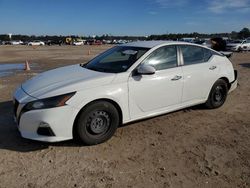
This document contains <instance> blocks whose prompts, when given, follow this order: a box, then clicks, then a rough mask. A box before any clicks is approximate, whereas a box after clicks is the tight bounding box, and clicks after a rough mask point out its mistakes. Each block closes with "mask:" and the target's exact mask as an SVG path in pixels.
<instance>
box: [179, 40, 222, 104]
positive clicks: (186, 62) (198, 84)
mask: <svg viewBox="0 0 250 188" xmlns="http://www.w3.org/2000/svg"><path fill="white" fill-rule="evenodd" d="M179 48H180V51H181V54H182V57H183V66H182V70H183V79H184V86H183V96H182V103H185V102H191V101H193V102H195V101H197V102H198V101H200V100H205V99H206V97H207V96H208V93H209V92H210V89H211V87H212V86H213V84H214V83H215V81H216V80H217V79H218V75H219V67H218V62H216V61H215V59H214V58H216V57H215V56H214V55H213V53H214V52H213V51H211V50H209V49H207V48H203V47H199V46H194V45H180V46H179Z"/></svg>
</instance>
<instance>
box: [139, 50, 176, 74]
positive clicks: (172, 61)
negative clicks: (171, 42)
mask: <svg viewBox="0 0 250 188" xmlns="http://www.w3.org/2000/svg"><path fill="white" fill-rule="evenodd" d="M143 63H145V64H148V65H152V66H153V67H154V68H155V69H156V70H164V69H169V68H173V67H176V66H177V50H176V46H164V47H161V48H158V49H156V50H155V51H154V52H152V53H151V54H150V55H149V56H148V57H147V58H146V59H145V60H144V62H143Z"/></svg>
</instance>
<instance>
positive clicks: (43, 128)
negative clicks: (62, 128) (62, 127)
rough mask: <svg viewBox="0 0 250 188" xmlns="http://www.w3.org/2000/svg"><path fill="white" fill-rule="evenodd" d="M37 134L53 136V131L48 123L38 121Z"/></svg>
mask: <svg viewBox="0 0 250 188" xmlns="http://www.w3.org/2000/svg"><path fill="white" fill-rule="evenodd" d="M37 134H39V135H42V136H55V133H54V132H53V130H52V129H51V127H50V126H49V124H48V123H46V122H40V123H39V127H38V129H37Z"/></svg>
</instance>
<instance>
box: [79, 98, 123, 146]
mask: <svg viewBox="0 0 250 188" xmlns="http://www.w3.org/2000/svg"><path fill="white" fill-rule="evenodd" d="M118 125H119V113H118V111H117V109H116V108H115V106H114V105H112V104H111V103H109V102H107V101H98V102H94V103H92V104H90V105H89V106H87V107H86V108H85V109H83V111H82V112H81V114H80V116H79V119H78V121H77V124H76V134H77V137H78V138H80V140H81V141H82V142H83V143H84V144H86V145H95V144H99V143H102V142H105V141H106V140H108V139H110V138H111V137H112V136H113V135H114V133H115V131H116V129H117V127H118Z"/></svg>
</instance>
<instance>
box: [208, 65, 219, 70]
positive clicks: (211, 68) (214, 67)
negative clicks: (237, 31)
mask: <svg viewBox="0 0 250 188" xmlns="http://www.w3.org/2000/svg"><path fill="white" fill-rule="evenodd" d="M216 68H217V67H216V66H212V67H210V68H209V70H214V69H216Z"/></svg>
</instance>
